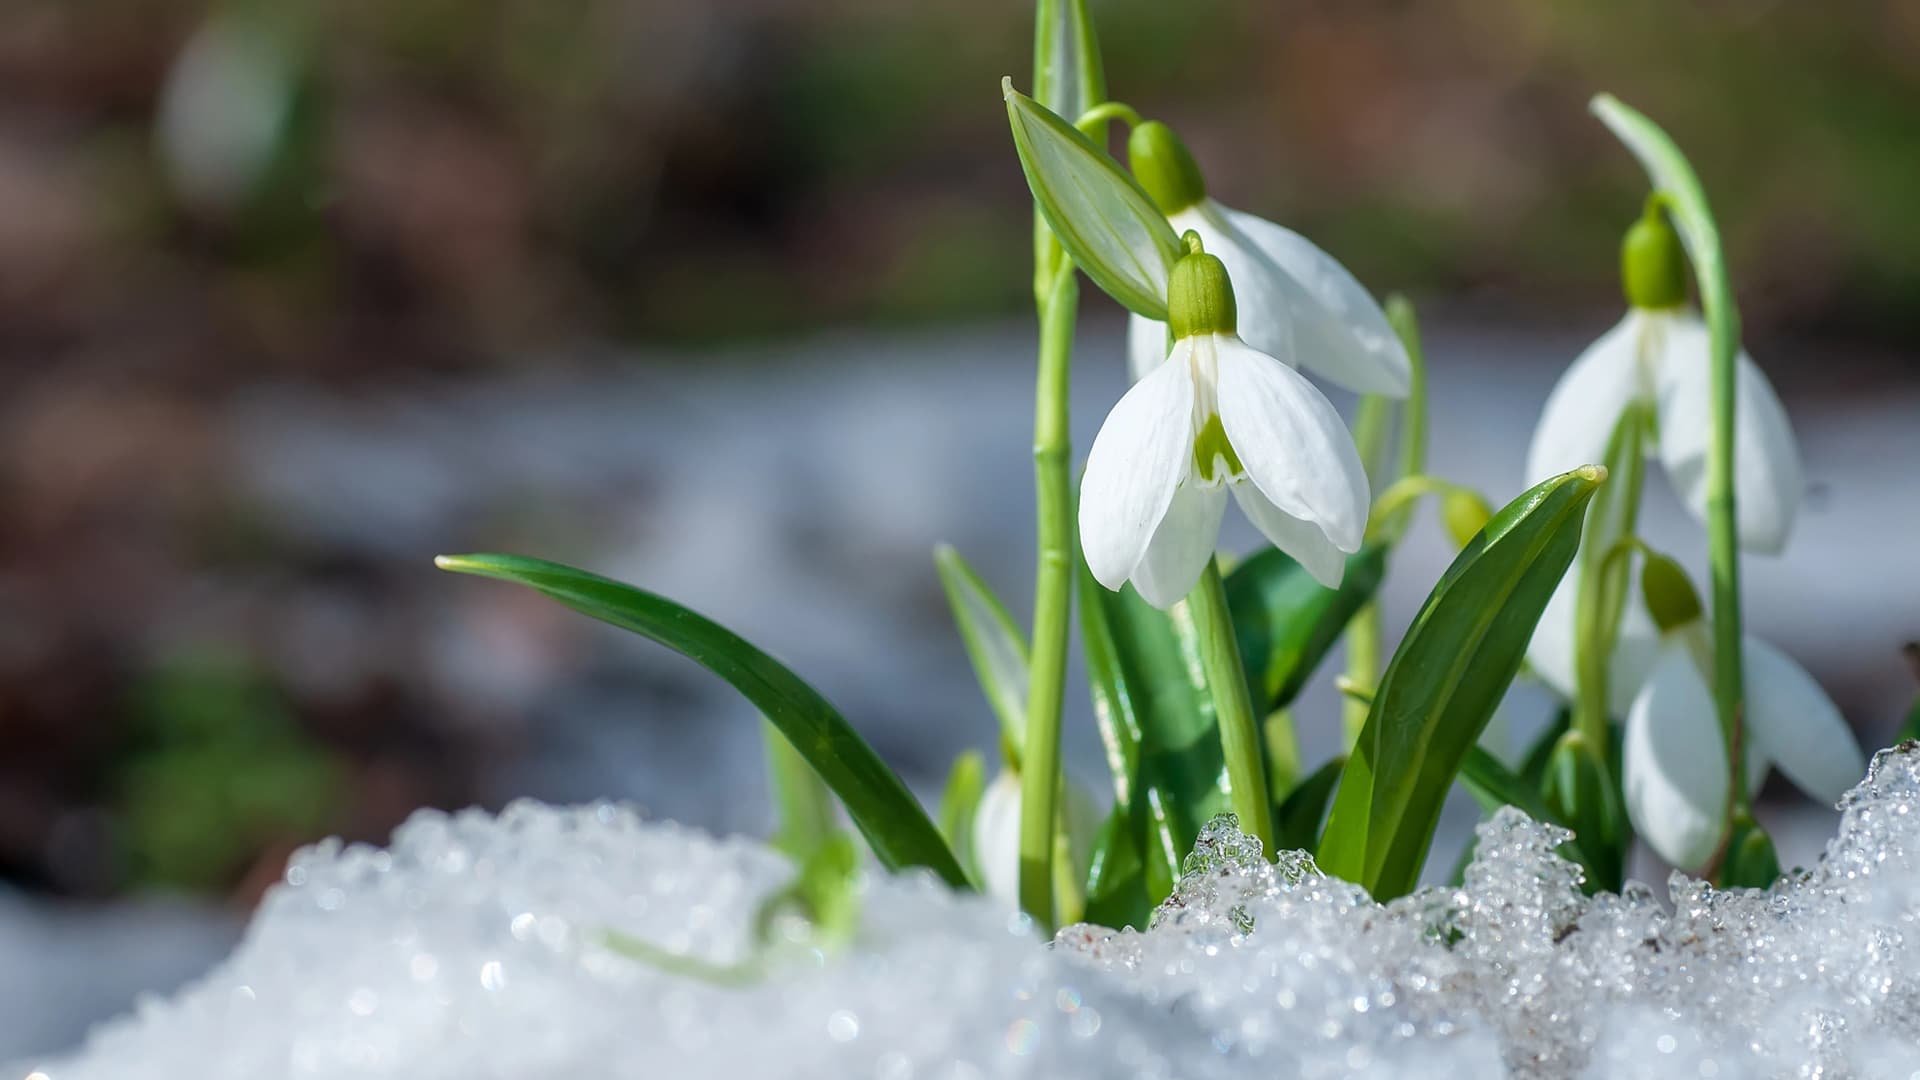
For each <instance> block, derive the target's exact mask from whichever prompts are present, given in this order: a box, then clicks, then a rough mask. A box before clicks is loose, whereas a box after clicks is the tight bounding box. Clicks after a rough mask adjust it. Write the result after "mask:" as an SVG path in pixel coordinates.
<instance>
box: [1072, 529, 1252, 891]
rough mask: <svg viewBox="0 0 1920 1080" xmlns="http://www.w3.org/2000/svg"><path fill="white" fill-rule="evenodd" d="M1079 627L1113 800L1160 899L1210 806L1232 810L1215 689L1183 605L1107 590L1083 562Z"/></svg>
mask: <svg viewBox="0 0 1920 1080" xmlns="http://www.w3.org/2000/svg"><path fill="white" fill-rule="evenodd" d="M1080 598H1081V602H1080V605H1079V606H1080V625H1081V633H1082V638H1083V639H1084V641H1085V644H1086V651H1087V674H1088V683H1089V685H1090V687H1091V689H1092V693H1093V707H1094V717H1095V719H1096V720H1097V721H1098V722H1099V726H1100V732H1101V737H1102V739H1103V740H1104V741H1105V743H1106V745H1107V756H1108V765H1109V767H1110V768H1111V769H1112V770H1113V773H1114V796H1115V804H1116V806H1123V807H1126V808H1127V809H1128V815H1129V816H1128V820H1129V821H1130V822H1131V823H1132V825H1133V828H1134V829H1135V830H1137V831H1135V832H1134V834H1133V835H1132V837H1131V839H1132V841H1133V842H1134V843H1135V844H1136V846H1137V847H1138V849H1139V853H1140V858H1141V860H1142V863H1143V864H1144V867H1145V872H1146V876H1147V889H1148V893H1149V895H1150V896H1151V898H1152V899H1153V900H1155V901H1158V900H1159V899H1160V898H1162V897H1164V896H1166V895H1167V894H1168V893H1169V892H1171V891H1172V890H1173V883H1174V881H1175V880H1176V879H1177V878H1178V877H1179V873H1180V863H1181V861H1182V860H1184V859H1185V858H1186V855H1187V852H1188V851H1190V850H1192V848H1193V841H1194V838H1195V837H1197V836H1198V835H1199V834H1200V828H1201V826H1203V825H1205V824H1206V823H1207V822H1208V821H1209V820H1211V819H1212V817H1213V816H1214V815H1215V814H1220V813H1224V812H1226V811H1227V810H1228V809H1229V806H1228V798H1227V783H1226V763H1225V757H1224V755H1223V753H1222V751H1221V748H1220V735H1219V732H1218V730H1217V729H1216V726H1215V722H1214V708H1213V697H1212V695H1211V694H1209V693H1208V692H1207V686H1206V678H1205V676H1204V675H1203V674H1202V671H1201V666H1200V660H1199V657H1198V655H1197V652H1196V651H1195V649H1194V648H1193V646H1192V641H1191V638H1192V635H1191V632H1190V631H1191V626H1190V625H1189V626H1188V627H1186V630H1187V631H1188V632H1187V633H1184V634H1183V632H1182V630H1181V628H1180V627H1179V626H1177V625H1176V622H1175V621H1176V620H1180V619H1186V618H1188V615H1187V612H1186V607H1185V605H1184V604H1181V605H1177V606H1176V607H1175V608H1174V610H1173V611H1172V612H1162V611H1158V610H1156V609H1155V608H1154V607H1153V606H1152V605H1150V604H1148V603H1147V602H1146V601H1145V600H1142V599H1141V598H1140V596H1139V594H1138V593H1136V592H1134V591H1133V588H1132V586H1128V587H1126V588H1125V589H1122V590H1121V591H1120V592H1109V591H1108V590H1107V589H1105V588H1103V587H1101V585H1100V584H1099V583H1098V582H1096V581H1095V580H1094V579H1093V575H1092V574H1091V573H1090V572H1089V571H1088V570H1087V568H1086V562H1085V560H1084V559H1082V560H1081V565H1080Z"/></svg>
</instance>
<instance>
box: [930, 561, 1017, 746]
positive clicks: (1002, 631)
mask: <svg viewBox="0 0 1920 1080" xmlns="http://www.w3.org/2000/svg"><path fill="white" fill-rule="evenodd" d="M933 565H934V568H935V569H937V570H938V571H939V572H940V586H941V587H942V588H943V589H945V590H946V592H947V603H948V604H949V605H950V606H951V607H952V608H953V622H954V625H955V626H957V627H959V629H960V642H961V644H963V645H965V646H966V649H967V659H968V660H969V661H971V662H972V664H973V674H974V677H975V678H976V679H979V680H980V690H981V692H982V693H984V694H986V696H987V704H988V705H990V706H992V707H993V714H994V715H995V716H997V717H999V719H1000V744H1001V745H1002V746H1003V747H1006V748H1007V750H1008V752H1009V754H1010V756H1011V757H1012V759H1013V764H1015V765H1018V764H1019V752H1020V747H1022V746H1024V745H1025V744H1026V737H1025V732H1026V726H1027V679H1028V666H1027V665H1028V658H1027V637H1026V635H1025V634H1023V633H1021V632H1020V627H1019V625H1018V624H1016V623H1015V622H1014V621H1013V616H1011V615H1009V614H1007V609H1006V605H1004V604H1002V603H1001V602H1000V600H999V598H997V597H995V596H994V595H993V590H991V589H989V588H987V583H986V582H984V581H982V580H981V579H980V575H979V574H976V573H974V572H973V568H972V567H971V566H968V565H967V561H966V560H965V559H963V558H961V557H960V553H959V552H958V551H955V550H954V549H953V548H951V547H949V546H947V545H946V544H941V545H940V546H939V547H936V548H934V549H933Z"/></svg>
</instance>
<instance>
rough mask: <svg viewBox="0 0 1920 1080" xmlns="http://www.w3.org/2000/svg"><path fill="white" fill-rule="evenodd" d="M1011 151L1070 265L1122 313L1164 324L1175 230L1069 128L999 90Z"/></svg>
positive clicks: (1009, 90)
mask: <svg viewBox="0 0 1920 1080" xmlns="http://www.w3.org/2000/svg"><path fill="white" fill-rule="evenodd" d="M1003 91H1004V93H1005V96H1006V100H1007V119H1008V121H1009V123H1010V124H1011V125H1012V128H1013V145H1014V148H1015V149H1016V150H1018V151H1019V154H1020V168H1021V169H1022V170H1023V171H1025V173H1026V175H1027V187H1028V188H1030V189H1032V191H1033V199H1034V203H1035V204H1036V205H1038V206H1039V208H1040V213H1041V215H1042V216H1043V217H1045V218H1046V219H1047V227H1048V228H1050V229H1052V230H1053V235H1054V236H1055V237H1056V238H1058V239H1059V241H1060V246H1061V247H1062V248H1065V249H1066V252H1067V255H1068V256H1070V257H1071V258H1072V259H1073V261H1074V263H1075V264H1076V265H1078V266H1079V267H1080V269H1082V270H1084V271H1086V274H1087V277H1088V278H1090V279H1092V281H1093V283H1094V284H1095V285H1098V286H1100V288H1101V289H1103V290H1105V292H1106V293H1107V295H1109V296H1111V297H1113V298H1114V299H1115V300H1117V301H1119V302H1120V304H1121V305H1122V306H1124V307H1126V308H1127V309H1128V310H1130V311H1133V312H1135V313H1137V314H1140V315H1145V316H1147V317H1148V318H1150V319H1159V320H1163V321H1164V320H1165V319H1166V317H1167V275H1168V274H1169V273H1170V272H1171V271H1172V269H1173V264H1174V263H1175V262H1176V261H1177V260H1178V259H1179V258H1180V255H1181V247H1180V240H1179V237H1177V236H1175V235H1174V234H1173V227H1172V226H1170V225H1168V224H1167V219H1166V217H1165V216H1164V215H1162V214H1161V213H1160V210H1159V208H1157V207H1155V206H1154V205H1153V200H1152V199H1150V198H1148V197H1147V193H1146V192H1145V191H1142V190H1141V189H1140V185H1139V184H1137V183H1135V182H1134V179H1133V177H1131V176H1128V175H1127V173H1126V171H1125V170H1123V169H1122V168H1120V165H1119V163H1118V162H1116V161H1114V160H1113V157H1112V156H1111V155H1109V154H1108V153H1107V152H1106V151H1105V150H1102V149H1101V148H1100V147H1098V146H1095V145H1094V144H1093V141H1092V140H1091V139H1088V138H1087V137H1086V136H1085V135H1082V134H1081V133H1080V131H1079V130H1078V129H1076V128H1075V127H1074V126H1073V124H1071V123H1070V122H1068V121H1066V120H1062V119H1061V118H1060V117H1059V116H1058V115H1056V114H1055V113H1054V112H1053V111H1052V110H1050V109H1048V108H1046V107H1045V106H1043V105H1041V104H1040V103H1038V102H1036V101H1034V100H1033V99H1032V98H1030V97H1028V96H1026V95H1025V94H1022V93H1020V92H1019V91H1017V90H1015V89H1014V88H1013V82H1012V80H1006V81H1005V82H1004V83H1003Z"/></svg>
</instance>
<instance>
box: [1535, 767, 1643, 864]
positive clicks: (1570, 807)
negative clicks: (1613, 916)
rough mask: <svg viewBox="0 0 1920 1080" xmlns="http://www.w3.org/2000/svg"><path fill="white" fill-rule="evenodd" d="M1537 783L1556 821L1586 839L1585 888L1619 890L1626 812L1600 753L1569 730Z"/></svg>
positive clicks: (1583, 860) (1582, 861)
mask: <svg viewBox="0 0 1920 1080" xmlns="http://www.w3.org/2000/svg"><path fill="white" fill-rule="evenodd" d="M1541 780H1542V784H1541V789H1540V796H1541V798H1542V799H1544V800H1545V801H1546V804H1547V806H1548V807H1549V808H1551V809H1552V810H1553V811H1554V819H1555V820H1557V821H1560V822H1563V823H1564V824H1565V825H1566V827H1567V828H1569V829H1572V830H1573V834H1574V835H1575V836H1578V837H1580V838H1581V839H1582V840H1583V841H1585V844H1584V852H1585V853H1587V854H1589V855H1590V856H1591V857H1590V858H1582V859H1580V860H1579V862H1580V864H1581V865H1582V866H1583V867H1585V868H1586V871H1587V880H1586V886H1587V888H1588V890H1589V891H1591V890H1593V889H1607V890H1618V889H1619V888H1620V882H1621V879H1622V878H1623V877H1624V876H1625V871H1626V865H1625V864H1626V847H1625V843H1624V837H1625V836H1626V832H1627V830H1626V820H1625V819H1626V809H1625V807H1623V806H1622V805H1621V803H1620V798H1619V795H1618V794H1617V793H1616V790H1617V789H1616V788H1615V786H1614V784H1613V781H1612V779H1611V777H1610V776H1609V775H1608V770H1607V768H1606V764H1605V762H1604V760H1603V759H1602V758H1601V757H1600V754H1599V753H1598V752H1596V751H1594V750H1592V749H1590V748H1589V745H1588V743H1587V742H1586V740H1585V739H1583V738H1581V737H1580V733H1579V732H1568V733H1567V734H1566V735H1564V736H1562V737H1561V739H1560V741H1559V742H1558V743H1557V744H1556V745H1555V746H1554V748H1553V753H1552V754H1551V755H1550V756H1549V757H1548V759H1547V767H1546V770H1545V772H1544V774H1543V775H1542V777H1541Z"/></svg>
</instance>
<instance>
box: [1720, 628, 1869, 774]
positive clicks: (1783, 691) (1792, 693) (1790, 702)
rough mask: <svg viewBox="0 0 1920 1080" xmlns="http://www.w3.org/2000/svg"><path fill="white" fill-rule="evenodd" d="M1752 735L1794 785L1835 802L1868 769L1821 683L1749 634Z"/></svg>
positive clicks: (1749, 724)
mask: <svg viewBox="0 0 1920 1080" xmlns="http://www.w3.org/2000/svg"><path fill="white" fill-rule="evenodd" d="M1741 656H1742V660H1743V662H1744V663H1745V666H1746V677H1747V700H1746V717H1747V732H1746V734H1747V738H1748V739H1749V740H1751V741H1752V743H1753V745H1754V747H1755V749H1757V750H1759V751H1760V752H1761V753H1763V754H1764V755H1765V757H1766V759H1767V760H1768V761H1771V762H1772V763H1773V765H1774V767H1775V768H1777V769H1779V770H1780V771H1781V772H1782V773H1785V774H1786V777H1787V779H1789V780H1791V781H1793V783H1794V786H1795V787H1798V788H1799V789H1800V790H1802V791H1804V792H1806V793H1807V794H1808V795H1811V796H1812V797H1814V798H1816V799H1819V800H1821V801H1822V802H1829V803H1831V802H1834V801H1835V800H1837V799H1839V798H1840V796H1841V795H1842V794H1843V793H1845V791H1846V790H1847V789H1848V788H1850V787H1852V786H1853V785H1855V784H1857V783H1859V782H1860V777H1861V776H1863V775H1865V773H1866V771H1867V760H1866V756H1865V755H1864V754H1862V753H1861V752H1860V744H1859V742H1858V741H1857V740H1855V738H1854V735H1853V729H1852V728H1850V727H1848V726H1847V721H1846V718H1845V717H1843V716H1841V715H1840V707H1839V706H1837V705H1835V704H1834V703H1833V699H1832V698H1830V697H1828V696H1827V694H1826V691H1824V690H1822V689H1820V684H1819V683H1817V682H1814V681H1813V676H1811V675H1809V674H1807V671H1806V669H1805V668H1803V667H1801V666H1800V665H1799V664H1796V663H1794V662H1793V660H1792V659H1791V658H1790V657H1788V656H1787V655H1786V654H1785V653H1783V652H1781V651H1780V650H1778V649H1776V648H1774V647H1773V646H1772V645H1769V644H1767V643H1766V642H1764V641H1760V640H1759V639H1757V638H1752V637H1749V638H1747V639H1746V641H1745V643H1744V648H1743V649H1742V652H1741Z"/></svg>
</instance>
